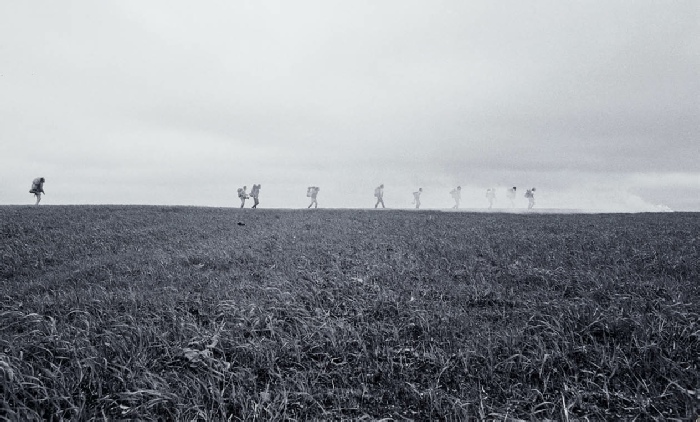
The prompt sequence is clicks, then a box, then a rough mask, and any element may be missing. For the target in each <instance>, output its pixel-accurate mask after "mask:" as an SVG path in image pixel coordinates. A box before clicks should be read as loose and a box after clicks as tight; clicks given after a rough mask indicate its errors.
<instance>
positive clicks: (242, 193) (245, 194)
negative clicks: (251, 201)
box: [238, 186, 248, 208]
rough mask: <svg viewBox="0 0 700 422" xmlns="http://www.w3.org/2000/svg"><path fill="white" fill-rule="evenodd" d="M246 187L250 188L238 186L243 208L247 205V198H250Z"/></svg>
mask: <svg viewBox="0 0 700 422" xmlns="http://www.w3.org/2000/svg"><path fill="white" fill-rule="evenodd" d="M246 189H248V187H247V186H243V187H242V188H238V198H240V200H241V208H243V207H245V200H246V199H248V192H246Z"/></svg>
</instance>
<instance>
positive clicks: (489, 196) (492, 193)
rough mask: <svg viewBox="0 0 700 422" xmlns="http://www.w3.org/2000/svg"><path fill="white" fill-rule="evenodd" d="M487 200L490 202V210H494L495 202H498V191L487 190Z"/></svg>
mask: <svg viewBox="0 0 700 422" xmlns="http://www.w3.org/2000/svg"><path fill="white" fill-rule="evenodd" d="M486 199H488V200H489V209H491V208H493V202H494V201H495V200H496V189H494V188H489V189H486Z"/></svg>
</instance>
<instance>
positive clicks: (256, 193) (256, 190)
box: [250, 184, 260, 208]
mask: <svg viewBox="0 0 700 422" xmlns="http://www.w3.org/2000/svg"><path fill="white" fill-rule="evenodd" d="M259 196H260V185H256V184H253V189H251V190H250V197H251V198H253V201H254V202H253V206H252V207H251V208H257V207H258V204H259V203H260V201H259V200H258V197H259Z"/></svg>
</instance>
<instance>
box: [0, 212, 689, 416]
mask: <svg viewBox="0 0 700 422" xmlns="http://www.w3.org/2000/svg"><path fill="white" fill-rule="evenodd" d="M239 222H241V223H244V224H243V225H239V224H237V223H239ZM699 229H700V219H699V218H698V216H697V214H678V213H676V214H637V215H509V214H502V215H500V214H499V215H496V214H494V215H488V214H468V213H436V212H400V211H385V212H370V211H326V210H313V211H308V210H304V211H275V210H255V211H253V210H243V211H241V210H238V209H212V208H191V207H107V206H104V207H87V206H85V207H0V258H1V259H2V260H1V261H0V283H1V284H0V395H1V396H2V401H1V403H2V404H0V419H9V420H31V419H35V420H39V419H46V420H61V419H78V420H80V419H83V420H85V419H92V418H97V419H104V418H106V419H139V420H226V419H228V418H230V419H232V420H253V419H265V420H268V419H278V420H283V419H300V420H307V419H330V420H333V419H366V420H370V419H381V418H392V419H393V420H407V419H408V420H411V419H412V420H430V419H437V420H465V419H509V418H511V419H526V420H542V419H553V420H566V419H578V418H584V417H586V418H589V419H593V420H614V419H632V418H637V420H652V419H672V418H677V419H684V420H688V419H691V418H694V417H697V416H699V415H700V414H699V413H698V412H699V410H698V409H699V407H698V402H699V401H700V400H699V394H700V393H699V392H698V388H700V375H699V374H700V370H699V368H698V366H699V364H700V354H699V353H698V351H699V350H700V314H699V312H700V311H698V303H700V283H699V280H700V277H699V275H700V274H699V271H700V270H699V268H700V265H699V264H700V262H699V259H698V248H699V247H700V239H699V233H700V230H699Z"/></svg>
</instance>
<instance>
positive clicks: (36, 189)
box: [29, 178, 41, 193]
mask: <svg viewBox="0 0 700 422" xmlns="http://www.w3.org/2000/svg"><path fill="white" fill-rule="evenodd" d="M29 193H41V179H39V178H36V179H34V180H32V188H31V189H29Z"/></svg>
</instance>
